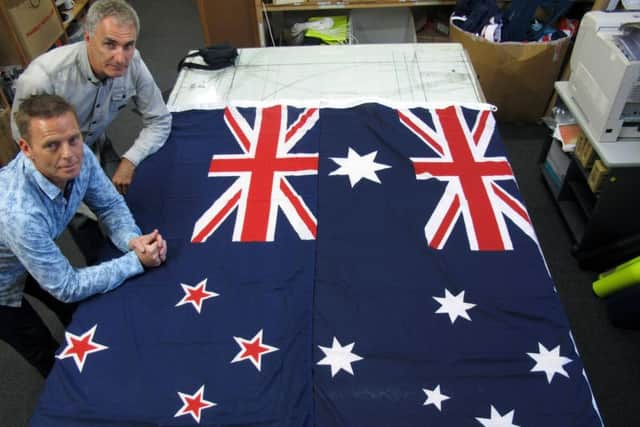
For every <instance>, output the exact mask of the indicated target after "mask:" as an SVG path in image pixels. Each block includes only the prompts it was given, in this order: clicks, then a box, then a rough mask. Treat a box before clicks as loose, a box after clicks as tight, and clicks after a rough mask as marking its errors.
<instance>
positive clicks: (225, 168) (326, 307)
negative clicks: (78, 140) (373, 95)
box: [31, 104, 602, 427]
mask: <svg viewBox="0 0 640 427" xmlns="http://www.w3.org/2000/svg"><path fill="white" fill-rule="evenodd" d="M127 202H128V203H129V206H130V207H131V210H132V211H133V213H134V216H135V217H136V220H137V222H138V224H139V225H140V226H141V228H142V229H143V231H144V232H149V231H151V230H152V229H154V228H158V229H159V230H160V232H161V233H162V234H163V235H164V236H165V238H166V239H167V241H168V244H169V254H168V259H167V263H166V264H165V265H164V266H162V267H160V268H158V269H153V270H150V271H148V272H146V273H145V274H143V275H141V276H139V277H136V278H134V279H132V280H129V281H128V282H126V283H125V284H124V285H123V286H122V287H120V288H118V289H117V290H115V291H113V292H110V293H108V294H105V295H100V296H98V297H94V298H92V299H90V300H88V301H86V302H84V303H82V304H81V306H80V307H79V309H78V311H77V312H76V314H75V316H74V319H73V322H72V323H71V324H70V326H69V328H68V329H67V331H66V336H65V342H64V343H63V344H62V345H61V347H60V349H59V350H58V353H57V356H56V357H57V360H56V364H55V367H54V369H53V371H52V373H51V375H50V377H49V378H48V379H47V381H46V384H45V388H44V391H43V393H42V396H41V398H40V401H39V403H38V407H37V409H36V411H35V414H34V416H33V418H32V420H31V426H32V427H63V426H64V427H80V426H82V427H89V426H99V427H152V426H193V425H201V426H261V427H275V426H301V427H306V426H318V427H325V426H349V427H351V426H355V427H359V426H367V427H370V426H453V427H465V426H470V427H471V426H486V427H489V426H503V427H511V426H520V427H524V426H544V427H553V426H558V427H566V426H600V425H602V423H601V420H600V417H599V414H598V411H597V407H596V404H595V402H594V400H593V397H592V394H591V391H590V388H589V383H588V380H587V376H586V374H585V372H584V369H583V366H582V363H581V361H580V357H579V355H578V354H577V351H576V348H575V346H574V343H573V339H572V336H571V332H570V330H569V326H568V322H567V318H566V316H565V314H564V311H563V308H562V306H561V304H560V301H559V299H558V297H557V295H556V293H555V290H554V286H553V283H552V280H551V278H550V276H549V272H548V270H547V268H546V265H545V262H544V259H543V257H542V255H541V251H540V247H539V245H538V242H537V238H536V235H535V232H534V229H533V226H532V224H531V220H530V218H529V216H528V214H527V210H526V208H525V206H524V204H523V201H522V198H521V196H520V194H519V191H518V186H517V183H516V181H515V178H514V176H513V171H512V170H511V167H510V165H509V162H508V159H507V158H506V156H505V150H504V147H503V145H502V142H501V141H500V138H499V135H498V133H497V128H496V124H495V121H494V118H493V116H492V114H491V113H490V112H489V111H477V110H470V109H465V108H462V107H457V106H450V107H447V108H442V109H431V110H427V109H421V108H416V109H405V110H401V109H400V110H398V109H392V108H389V107H386V106H383V105H379V104H364V105H360V106H357V107H353V108H348V109H328V108H327V109H316V108H307V109H299V108H293V107H287V106H279V105H277V106H271V107H264V108H233V107H229V108H226V109H224V110H212V111H187V112H181V113H175V114H174V118H173V130H172V134H171V137H170V139H169V140H168V141H167V143H166V144H165V146H164V147H163V148H162V149H161V150H160V151H159V152H158V153H156V154H155V155H153V156H152V157H150V158H149V159H147V160H146V161H145V162H144V163H142V164H141V166H140V167H139V168H138V172H137V174H136V177H135V180H134V185H133V187H132V188H131V190H130V194H129V195H128V197H127Z"/></svg>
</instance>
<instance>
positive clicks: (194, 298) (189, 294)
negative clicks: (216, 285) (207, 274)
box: [176, 279, 220, 314]
mask: <svg viewBox="0 0 640 427" xmlns="http://www.w3.org/2000/svg"><path fill="white" fill-rule="evenodd" d="M180 286H182V290H184V296H183V297H182V299H181V300H180V301H178V303H177V304H176V307H179V306H181V305H184V304H191V305H193V308H195V309H196V311H197V312H198V314H200V311H201V310H202V302H203V301H204V300H206V299H209V298H215V297H217V296H219V295H220V294H217V293H215V292H211V291H208V290H207V279H204V280H202V281H201V282H200V283H198V284H197V285H195V286H189V285H186V284H184V283H180Z"/></svg>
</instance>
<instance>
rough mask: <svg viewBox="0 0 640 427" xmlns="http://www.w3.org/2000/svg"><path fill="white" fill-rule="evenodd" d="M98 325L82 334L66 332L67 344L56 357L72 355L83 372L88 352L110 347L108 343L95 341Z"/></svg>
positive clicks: (62, 357)
mask: <svg viewBox="0 0 640 427" xmlns="http://www.w3.org/2000/svg"><path fill="white" fill-rule="evenodd" d="M97 327H98V325H93V328H91V329H89V330H88V331H87V332H85V333H84V334H82V335H80V336H78V335H74V334H72V333H71V332H68V331H67V332H65V333H64V336H65V340H66V341H67V346H66V347H65V348H64V350H62V353H60V354H58V355H56V358H57V359H66V358H68V357H72V358H73V361H74V362H75V363H76V366H77V367H78V371H80V372H82V368H84V362H85V361H86V360H87V355H88V354H91V353H95V352H98V351H102V350H106V349H108V348H109V347H107V346H106V345H102V344H98V343H97V342H95V341H93V336H94V335H95V333H96V328H97Z"/></svg>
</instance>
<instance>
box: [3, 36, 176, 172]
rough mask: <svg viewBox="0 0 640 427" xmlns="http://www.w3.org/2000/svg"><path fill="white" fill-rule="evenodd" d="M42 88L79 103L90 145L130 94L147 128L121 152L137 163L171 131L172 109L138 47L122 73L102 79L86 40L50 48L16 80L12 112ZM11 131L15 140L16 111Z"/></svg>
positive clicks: (84, 130) (161, 143)
mask: <svg viewBox="0 0 640 427" xmlns="http://www.w3.org/2000/svg"><path fill="white" fill-rule="evenodd" d="M44 92H46V93H49V94H51V95H58V96H61V97H63V98H64V99H66V100H67V101H68V102H70V103H71V105H73V106H74V107H75V109H76V113H77V115H78V124H79V125H80V131H81V132H82V137H83V139H84V142H85V143H86V144H87V145H89V146H93V144H94V143H95V142H96V141H97V140H98V139H99V138H101V137H102V136H103V134H104V132H105V130H106V129H107V127H108V126H109V124H110V123H111V121H113V119H115V117H116V116H117V114H118V112H119V111H120V110H121V109H122V108H124V107H125V106H126V105H127V103H128V102H129V100H131V99H132V100H133V102H134V103H135V105H136V107H137V108H138V110H139V111H140V113H141V114H142V124H143V128H142V130H141V131H140V135H138V138H137V139H136V140H135V141H134V143H133V145H132V146H131V148H129V150H128V151H127V152H126V153H124V155H123V157H126V158H127V159H128V160H130V161H131V162H132V163H133V164H134V165H136V166H137V165H138V164H139V163H140V162H141V161H142V160H143V159H144V158H145V157H147V156H149V155H150V154H153V153H155V152H156V151H158V149H159V148H160V147H162V145H163V144H164V143H165V141H166V140H167V137H168V136H169V132H170V131H171V113H169V110H168V109H167V106H166V104H165V103H164V101H163V100H162V94H161V93H160V89H158V85H156V83H155V81H154V80H153V77H152V76H151V73H150V72H149V69H148V68H147V66H146V65H145V63H144V61H142V58H141V57H140V53H139V52H138V51H137V50H136V51H135V53H134V55H133V58H132V59H131V62H130V63H129V67H128V68H127V71H126V73H125V74H124V75H123V76H121V77H115V78H106V79H104V80H99V79H98V78H97V77H96V76H95V74H93V71H92V70H91V66H90V65H89V57H88V56H87V45H86V44H85V42H84V41H81V42H77V43H72V44H69V45H65V46H61V47H58V48H55V49H53V50H50V51H49V52H46V53H44V54H42V55H40V56H38V57H37V58H35V59H34V60H33V61H31V63H30V64H29V66H28V67H27V69H26V70H25V71H24V72H23V73H22V75H21V76H20V78H19V79H18V82H17V84H16V94H15V98H14V102H13V107H12V111H18V108H19V107H20V104H21V103H22V100H23V99H25V98H27V97H29V96H30V95H33V94H37V93H44ZM11 130H12V133H13V137H14V139H15V140H16V141H17V140H18V139H19V137H20V134H19V132H18V128H17V126H16V123H15V120H14V117H13V115H12V116H11Z"/></svg>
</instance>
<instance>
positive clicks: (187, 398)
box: [173, 384, 218, 424]
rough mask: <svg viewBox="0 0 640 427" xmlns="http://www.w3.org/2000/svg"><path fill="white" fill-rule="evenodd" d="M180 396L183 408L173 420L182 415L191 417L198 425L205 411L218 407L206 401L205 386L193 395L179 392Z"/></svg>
mask: <svg viewBox="0 0 640 427" xmlns="http://www.w3.org/2000/svg"><path fill="white" fill-rule="evenodd" d="M178 396H180V399H181V400H182V408H180V409H178V412H176V414H175V415H174V416H173V418H178V417H180V416H182V415H191V416H192V417H193V419H194V420H196V423H198V424H200V415H201V413H202V410H203V409H207V408H211V407H212V406H217V405H218V404H217V403H214V402H209V401H208V400H205V399H204V384H202V386H200V388H199V389H198V391H196V392H195V393H193V394H187V393H182V392H178Z"/></svg>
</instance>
